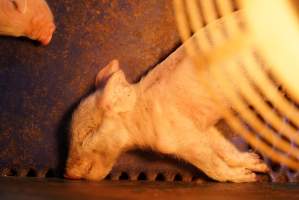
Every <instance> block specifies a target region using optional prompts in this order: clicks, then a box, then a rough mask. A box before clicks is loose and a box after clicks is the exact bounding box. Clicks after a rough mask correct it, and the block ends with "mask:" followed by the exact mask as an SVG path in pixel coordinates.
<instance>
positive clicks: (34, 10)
mask: <svg viewBox="0 0 299 200" xmlns="http://www.w3.org/2000/svg"><path fill="white" fill-rule="evenodd" d="M54 31H55V24H54V18H53V14H52V12H51V10H50V8H49V6H48V4H47V2H46V1H45V0H0V35H7V36H15V37H19V36H25V37H28V38H30V39H32V40H38V41H40V42H41V43H42V44H43V45H47V44H49V43H50V41H51V39H52V34H53V32H54Z"/></svg>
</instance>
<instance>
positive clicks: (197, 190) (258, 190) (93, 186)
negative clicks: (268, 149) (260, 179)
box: [0, 178, 299, 200]
mask: <svg viewBox="0 0 299 200" xmlns="http://www.w3.org/2000/svg"><path fill="white" fill-rule="evenodd" d="M298 190H299V185H296V184H290V183H288V184H273V183H272V184H270V183H263V184H223V183H205V184H181V183H161V182H155V183H148V182H147V183H145V182H127V181H117V182H112V181H104V182H100V183H94V182H84V181H65V180H57V179H50V180H47V179H36V178H30V179H29V178H0V196H1V199H2V200H6V199H22V200H25V199H28V200H29V199H30V200H35V199H57V200H59V199H74V200H80V199H107V200H110V199H111V200H116V199H144V200H147V199H148V200H151V199H188V200H189V199H190V200H192V199H201V200H204V199H227V200H235V199H236V200H239V199H244V200H247V199H248V200H249V199H250V200H251V199H256V200H258V199H261V200H265V199H271V200H275V199H288V200H292V199H298V198H299V192H298Z"/></svg>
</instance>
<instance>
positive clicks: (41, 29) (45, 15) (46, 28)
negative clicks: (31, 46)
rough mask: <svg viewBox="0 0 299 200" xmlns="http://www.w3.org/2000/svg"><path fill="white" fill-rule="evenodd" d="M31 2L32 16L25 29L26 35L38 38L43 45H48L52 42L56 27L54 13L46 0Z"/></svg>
mask: <svg viewBox="0 0 299 200" xmlns="http://www.w3.org/2000/svg"><path fill="white" fill-rule="evenodd" d="M28 3H29V2H28ZM31 4H32V5H31V7H32V16H31V20H30V22H29V24H28V25H27V28H26V29H25V35H26V36H27V37H29V38H30V39H33V40H38V41H39V42H41V43H42V44H43V45H47V44H49V43H50V41H51V39H52V35H53V33H54V31H55V29H56V26H55V23H54V18H53V14H52V12H51V10H50V8H49V7H48V5H47V3H46V2H45V1H42V0H40V2H39V3H37V1H36V0H35V1H32V3H31ZM36 4H39V5H36ZM28 12H29V13H28V14H30V10H29V11H28ZM25 14H26V13H25Z"/></svg>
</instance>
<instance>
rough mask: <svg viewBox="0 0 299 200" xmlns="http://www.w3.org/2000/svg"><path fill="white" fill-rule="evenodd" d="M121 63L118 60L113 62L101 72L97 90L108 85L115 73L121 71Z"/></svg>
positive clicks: (97, 80)
mask: <svg viewBox="0 0 299 200" xmlns="http://www.w3.org/2000/svg"><path fill="white" fill-rule="evenodd" d="M119 70H120V68H119V62H118V60H112V61H111V62H110V63H109V64H108V65H106V66H105V67H104V68H103V69H101V70H100V71H99V73H98V74H97V77H96V82H95V86H96V88H99V87H102V86H104V85H105V84H106V82H107V81H108V79H109V78H110V77H111V76H112V74H113V73H115V72H117V71H119Z"/></svg>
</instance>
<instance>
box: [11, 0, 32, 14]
mask: <svg viewBox="0 0 299 200" xmlns="http://www.w3.org/2000/svg"><path fill="white" fill-rule="evenodd" d="M8 1H10V2H11V3H12V4H13V5H14V7H15V9H16V10H17V11H19V12H20V13H25V12H26V10H27V4H28V2H27V0H8Z"/></svg>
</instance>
